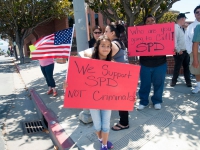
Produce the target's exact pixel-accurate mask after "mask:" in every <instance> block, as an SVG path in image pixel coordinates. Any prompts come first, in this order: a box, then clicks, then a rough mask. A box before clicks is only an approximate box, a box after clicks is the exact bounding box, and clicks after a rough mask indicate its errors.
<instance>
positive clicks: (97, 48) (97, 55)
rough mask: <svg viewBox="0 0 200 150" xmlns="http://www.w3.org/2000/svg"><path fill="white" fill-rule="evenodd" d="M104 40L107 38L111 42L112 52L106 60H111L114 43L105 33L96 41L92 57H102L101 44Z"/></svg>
mask: <svg viewBox="0 0 200 150" xmlns="http://www.w3.org/2000/svg"><path fill="white" fill-rule="evenodd" d="M103 40H107V41H109V42H110V49H111V50H110V53H109V54H108V55H107V57H106V61H111V60H112V43H111V40H110V39H109V38H108V37H107V36H105V35H102V36H100V37H99V38H98V40H97V41H96V43H95V45H94V51H93V53H92V58H93V59H100V58H99V46H100V44H101V41H103Z"/></svg>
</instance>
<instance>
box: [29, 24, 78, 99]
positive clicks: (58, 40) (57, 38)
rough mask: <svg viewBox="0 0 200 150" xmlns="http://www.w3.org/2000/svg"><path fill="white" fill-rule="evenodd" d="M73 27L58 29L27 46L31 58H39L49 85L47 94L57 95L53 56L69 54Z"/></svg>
mask: <svg viewBox="0 0 200 150" xmlns="http://www.w3.org/2000/svg"><path fill="white" fill-rule="evenodd" d="M73 29H74V28H68V29H65V30H61V31H58V32H56V33H53V34H51V35H48V36H45V37H43V38H41V39H39V40H37V41H36V42H35V43H34V44H33V45H31V46H29V48H30V51H31V55H30V58H32V59H33V60H39V64H40V67H41V71H42V73H43V75H44V77H45V79H46V83H47V85H48V87H49V89H48V91H47V94H48V95H50V94H53V96H54V97H55V96H57V91H56V88H55V87H56V84H55V80H54V78H53V71H54V58H68V57H69V56H70V51H71V45H72V37H73V31H74V30H73Z"/></svg>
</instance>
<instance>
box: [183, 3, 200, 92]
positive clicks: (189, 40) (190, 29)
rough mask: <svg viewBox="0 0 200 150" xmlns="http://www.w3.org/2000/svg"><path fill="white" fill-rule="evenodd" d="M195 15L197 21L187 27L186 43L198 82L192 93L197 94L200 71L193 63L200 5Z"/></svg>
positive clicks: (191, 66)
mask: <svg viewBox="0 0 200 150" xmlns="http://www.w3.org/2000/svg"><path fill="white" fill-rule="evenodd" d="M194 15H195V18H196V20H195V21H194V22H193V23H191V24H190V25H189V26H188V27H187V30H186V33H185V42H186V50H187V52H188V54H190V72H191V73H192V74H194V75H195V78H196V82H197V86H196V87H195V89H193V90H192V93H194V94H196V93H198V92H199V91H200V69H197V68H194V66H193V65H192V62H193V53H192V44H193V42H192V39H193V36H194V29H195V27H196V26H197V25H198V24H200V5H198V6H197V7H196V8H195V9H194ZM198 57H199V58H200V47H199V50H198Z"/></svg>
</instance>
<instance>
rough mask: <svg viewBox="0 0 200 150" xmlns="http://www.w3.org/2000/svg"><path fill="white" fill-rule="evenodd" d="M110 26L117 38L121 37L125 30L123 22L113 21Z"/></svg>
mask: <svg viewBox="0 0 200 150" xmlns="http://www.w3.org/2000/svg"><path fill="white" fill-rule="evenodd" d="M108 26H109V27H110V31H111V32H115V35H116V37H117V38H119V37H120V34H121V33H123V32H124V31H125V28H124V26H123V25H121V24H116V23H115V22H111V24H109V25H108Z"/></svg>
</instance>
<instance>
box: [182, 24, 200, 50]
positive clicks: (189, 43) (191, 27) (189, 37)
mask: <svg viewBox="0 0 200 150" xmlns="http://www.w3.org/2000/svg"><path fill="white" fill-rule="evenodd" d="M198 24H200V22H198V21H197V20H195V21H194V22H193V23H191V24H190V25H189V26H188V27H187V30H186V32H185V44H186V50H187V52H188V54H190V53H191V52H192V44H193V42H192V39H193V36H194V29H195V27H196V26H197V25H198ZM199 53H200V47H199Z"/></svg>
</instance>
